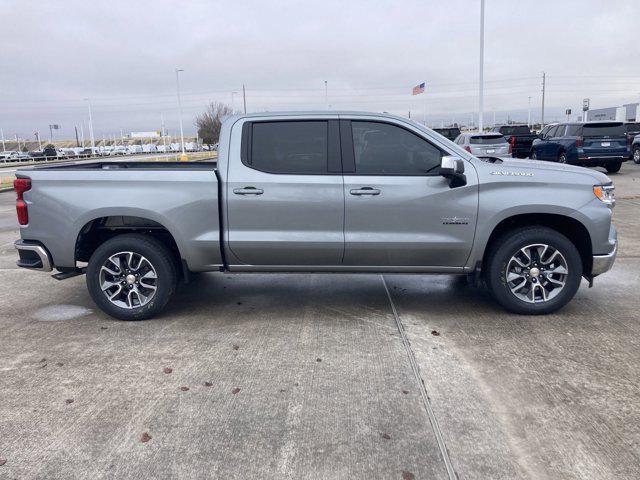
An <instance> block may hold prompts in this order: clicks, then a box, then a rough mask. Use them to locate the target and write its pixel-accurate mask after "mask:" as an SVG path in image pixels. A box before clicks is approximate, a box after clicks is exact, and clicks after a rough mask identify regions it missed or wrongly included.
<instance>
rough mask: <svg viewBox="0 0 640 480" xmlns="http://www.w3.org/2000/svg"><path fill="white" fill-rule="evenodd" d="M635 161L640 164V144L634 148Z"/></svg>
mask: <svg viewBox="0 0 640 480" xmlns="http://www.w3.org/2000/svg"><path fill="white" fill-rule="evenodd" d="M633 163H635V164H638V165H640V146H635V147H634V149H633Z"/></svg>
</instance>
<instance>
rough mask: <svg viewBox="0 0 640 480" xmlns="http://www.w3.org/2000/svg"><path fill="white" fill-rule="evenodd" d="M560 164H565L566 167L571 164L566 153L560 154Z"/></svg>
mask: <svg viewBox="0 0 640 480" xmlns="http://www.w3.org/2000/svg"><path fill="white" fill-rule="evenodd" d="M558 163H564V164H565V165H566V164H567V163H569V161H568V160H567V153H566V152H560V154H559V155H558Z"/></svg>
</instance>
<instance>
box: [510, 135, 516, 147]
mask: <svg viewBox="0 0 640 480" xmlns="http://www.w3.org/2000/svg"><path fill="white" fill-rule="evenodd" d="M509 144H510V145H511V146H514V145H515V144H516V137H513V136H511V137H509Z"/></svg>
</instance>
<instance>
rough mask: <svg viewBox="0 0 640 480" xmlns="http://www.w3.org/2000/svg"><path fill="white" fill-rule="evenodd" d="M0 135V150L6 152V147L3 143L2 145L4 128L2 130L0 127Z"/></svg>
mask: <svg viewBox="0 0 640 480" xmlns="http://www.w3.org/2000/svg"><path fill="white" fill-rule="evenodd" d="M0 136H2V151H3V152H6V151H7V149H6V148H5V145H4V130H2V129H1V128H0Z"/></svg>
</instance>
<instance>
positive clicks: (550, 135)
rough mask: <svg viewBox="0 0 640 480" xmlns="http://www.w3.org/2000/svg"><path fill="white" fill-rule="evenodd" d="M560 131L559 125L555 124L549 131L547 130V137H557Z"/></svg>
mask: <svg viewBox="0 0 640 480" xmlns="http://www.w3.org/2000/svg"><path fill="white" fill-rule="evenodd" d="M557 131H558V126H557V125H554V126H553V127H550V128H549V131H548V132H547V134H546V135H545V138H552V137H555V133H556V132H557Z"/></svg>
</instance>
